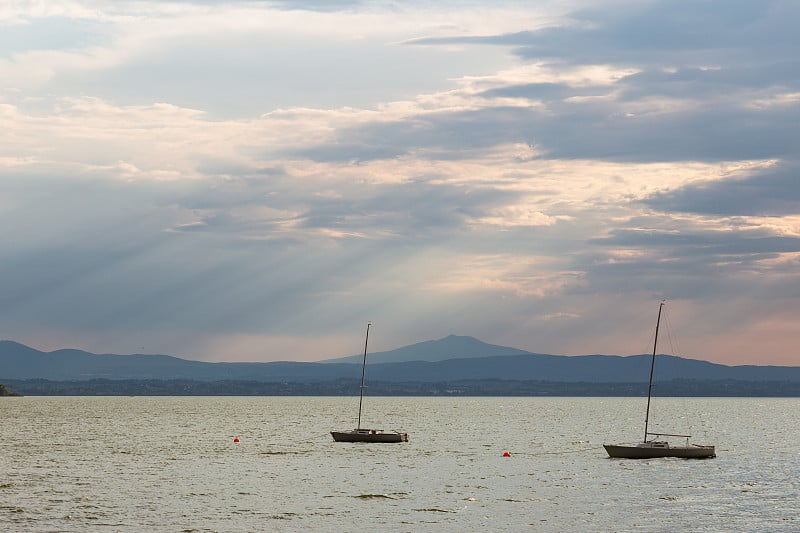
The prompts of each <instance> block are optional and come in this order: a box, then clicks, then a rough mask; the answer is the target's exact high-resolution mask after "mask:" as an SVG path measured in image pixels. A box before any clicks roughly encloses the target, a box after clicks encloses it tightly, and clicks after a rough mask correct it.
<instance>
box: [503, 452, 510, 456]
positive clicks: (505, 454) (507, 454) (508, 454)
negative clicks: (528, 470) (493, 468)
mask: <svg viewBox="0 0 800 533" xmlns="http://www.w3.org/2000/svg"><path fill="white" fill-rule="evenodd" d="M503 457H511V454H510V453H508V452H503Z"/></svg>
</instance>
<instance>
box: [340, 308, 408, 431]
mask: <svg viewBox="0 0 800 533" xmlns="http://www.w3.org/2000/svg"><path fill="white" fill-rule="evenodd" d="M371 325H372V322H369V323H367V335H366V339H365V340H364V362H363V363H362V365H361V392H360V395H359V398H358V427H357V428H356V429H353V430H350V431H331V436H332V437H333V440H334V441H336V442H408V433H400V432H399V431H389V432H384V431H383V430H382V429H365V428H362V427H361V406H362V404H363V403H364V374H365V372H366V368H367V345H368V343H369V327H370V326H371Z"/></svg>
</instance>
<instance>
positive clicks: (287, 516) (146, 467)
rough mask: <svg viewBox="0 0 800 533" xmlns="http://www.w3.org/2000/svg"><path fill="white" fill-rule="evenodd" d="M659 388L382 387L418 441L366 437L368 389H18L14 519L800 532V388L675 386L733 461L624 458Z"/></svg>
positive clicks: (680, 411) (205, 527)
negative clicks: (724, 394) (518, 393)
mask: <svg viewBox="0 0 800 533" xmlns="http://www.w3.org/2000/svg"><path fill="white" fill-rule="evenodd" d="M645 401H646V400H645V399H642V398H386V397H375V398H365V404H364V405H365V408H364V417H363V419H364V423H363V424H362V425H364V426H365V427H377V428H382V429H386V430H391V429H400V430H403V431H407V432H408V433H409V434H410V437H411V441H410V442H408V443H402V444H348V443H335V442H333V440H332V439H331V437H330V434H329V433H328V432H329V431H330V430H332V429H338V430H342V429H352V428H353V427H354V426H355V415H356V410H357V408H358V398H338V397H336V398H330V397H133V398H128V397H25V398H2V399H0V438H2V448H0V530H4V531H87V530H91V531H137V532H138V531H145V530H147V531H176V532H191V531H301V530H307V531H356V530H364V529H367V528H370V529H374V530H382V529H385V528H392V530H395V531H800V481H799V480H798V478H799V477H800V448H798V446H797V443H798V442H800V424H799V423H798V422H800V414H798V413H800V400H798V399H763V398H758V399H742V398H733V399H731V398H688V399H687V398H668V399H660V398H659V399H656V400H654V404H653V413H652V415H651V428H652V429H654V430H656V431H663V432H667V433H690V434H692V435H694V436H695V437H694V438H693V439H692V441H693V442H696V443H698V444H715V445H716V446H717V455H718V456H717V458H716V459H710V460H703V461H696V460H695V461H691V460H688V461H687V460H680V459H654V460H640V461H630V460H619V459H609V458H608V457H607V455H606V453H605V451H604V450H603V447H602V444H603V443H615V442H634V441H636V440H638V439H641V436H642V435H641V433H642V431H643V423H644V407H645ZM236 437H238V438H239V442H238V443H234V442H233V439H234V438H236ZM504 451H508V452H509V453H510V454H511V456H510V457H503V452H504Z"/></svg>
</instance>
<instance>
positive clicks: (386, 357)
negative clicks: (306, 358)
mask: <svg viewBox="0 0 800 533" xmlns="http://www.w3.org/2000/svg"><path fill="white" fill-rule="evenodd" d="M526 354H530V352H526V351H525V350H518V349H517V348H508V347H506V346H496V345H494V344H486V343H485V342H482V341H479V340H478V339H476V338H475V337H467V336H459V335H448V336H447V337H445V338H443V339H438V340H433V341H424V342H418V343H416V344H411V345H409V346H404V347H402V348H397V349H396V350H390V351H388V352H375V353H368V354H367V360H368V361H369V363H370V364H374V363H404V362H407V361H430V362H435V361H445V360H447V359H465V358H475V357H498V356H502V355H526ZM363 358H364V354H363V352H362V353H361V354H358V355H350V356H347V357H338V358H335V359H326V360H324V361H322V362H323V363H358V364H361V362H362V360H363Z"/></svg>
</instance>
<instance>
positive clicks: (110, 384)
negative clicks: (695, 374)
mask: <svg viewBox="0 0 800 533" xmlns="http://www.w3.org/2000/svg"><path fill="white" fill-rule="evenodd" d="M5 383H6V384H5V385H4V384H0V396H15V395H16V396H21V395H26V396H352V395H356V394H357V393H358V385H359V383H358V381H356V380H350V379H339V380H332V381H314V382H264V381H243V380H225V381H195V380H182V379H170V380H158V379H148V380H112V379H92V380H85V381H50V380H44V379H31V380H6V382H5ZM655 392H656V394H657V395H658V396H707V397H714V396H722V397H725V396H728V397H736V396H742V397H800V383H796V382H790V381H785V382H784V381H737V380H689V379H676V380H671V381H666V382H661V383H658V384H657V385H656V391H655ZM367 394H369V395H372V396H647V383H589V382H577V383H567V382H552V381H515V380H499V379H485V380H460V381H446V382H436V383H428V382H386V381H379V382H372V383H370V385H369V388H368V390H367Z"/></svg>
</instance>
